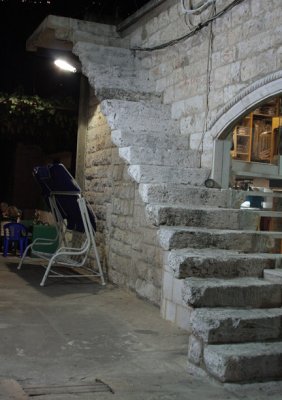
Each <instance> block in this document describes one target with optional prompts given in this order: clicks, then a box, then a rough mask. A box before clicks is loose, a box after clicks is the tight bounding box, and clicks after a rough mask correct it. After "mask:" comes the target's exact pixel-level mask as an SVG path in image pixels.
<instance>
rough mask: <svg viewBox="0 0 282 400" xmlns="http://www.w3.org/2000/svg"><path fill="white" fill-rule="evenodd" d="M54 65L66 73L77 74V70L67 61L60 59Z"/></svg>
mask: <svg viewBox="0 0 282 400" xmlns="http://www.w3.org/2000/svg"><path fill="white" fill-rule="evenodd" d="M54 64H55V65H56V66H57V67H59V68H60V69H62V70H64V71H69V72H73V73H74V72H76V71H77V70H76V68H75V67H74V66H73V65H71V64H70V63H68V62H67V61H65V60H62V59H60V58H58V59H57V60H55V61H54Z"/></svg>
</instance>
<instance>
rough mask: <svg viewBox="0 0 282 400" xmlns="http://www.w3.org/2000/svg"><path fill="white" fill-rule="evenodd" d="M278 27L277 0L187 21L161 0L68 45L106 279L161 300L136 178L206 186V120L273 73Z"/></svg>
mask: <svg viewBox="0 0 282 400" xmlns="http://www.w3.org/2000/svg"><path fill="white" fill-rule="evenodd" d="M192 3H193V5H194V6H195V7H196V6H197V4H199V3H200V2H199V1H197V0H195V1H193V2H192ZM229 6H230V7H229ZM228 7H229V8H228ZM210 18H213V20H212V22H210V23H206V22H207V21H208V19H210ZM199 24H202V25H199ZM281 27H282V10H281V0H242V1H239V0H238V1H234V0H216V2H215V3H214V8H210V7H209V8H208V9H207V10H205V11H204V12H203V13H202V14H201V15H198V16H191V18H187V17H186V18H185V15H184V12H183V10H182V8H181V3H180V1H178V0H175V1H173V0H167V2H165V3H162V6H161V7H160V8H159V12H158V9H156V10H154V12H153V13H148V14H146V15H145V16H144V17H143V18H141V19H140V20H139V21H137V22H136V23H135V24H134V25H132V26H130V27H129V28H128V30H123V31H122V32H120V38H119V40H118V45H117V44H116V41H117V38H116V35H114V36H115V37H114V38H113V39H111V38H110V37H108V39H107V46H105V44H103V45H101V44H100V42H99V41H98V42H97V38H96V37H93V38H92V39H93V41H92V39H91V40H90V39H89V41H87V42H86V41H80V40H78V41H77V42H76V43H74V44H75V46H74V52H75V54H77V55H78V56H79V57H80V60H81V62H82V67H83V68H82V69H83V73H84V74H85V75H86V76H87V77H88V79H89V82H90V85H91V86H92V88H93V91H92V94H91V96H90V101H89V118H88V128H87V138H86V157H85V180H86V183H85V189H86V192H87V197H88V199H90V201H91V202H92V203H93V205H94V209H95V210H96V213H97V216H98V243H99V245H100V253H101V254H102V260H103V261H104V265H105V266H107V268H108V274H109V277H110V279H111V280H112V281H113V282H115V283H118V284H122V285H124V286H127V287H129V288H131V289H133V290H135V291H136V292H137V293H139V294H140V295H142V296H144V297H146V298H148V299H149V300H151V301H153V302H154V303H156V304H160V293H161V285H162V267H161V265H162V264H163V254H161V253H162V252H161V250H160V247H159V245H158V239H157V228H155V227H154V226H152V225H151V224H150V223H149V222H147V220H146V215H145V214H146V211H145V207H146V200H144V196H143V200H142V199H141V198H140V194H139V190H140V188H139V183H142V184H147V183H151V184H152V185H154V184H156V185H157V184H158V183H160V184H162V183H165V184H166V183H167V184H168V185H169V184H174V183H177V184H189V185H191V186H201V185H203V184H204V181H205V179H206V177H207V176H208V175H207V176H206V175H205V174H206V171H209V170H211V168H212V162H213V145H214V137H213V136H212V135H211V129H212V125H213V122H214V121H215V120H216V118H217V116H218V115H220V114H221V112H222V110H223V109H224V107H225V106H226V104H227V103H228V102H229V101H230V100H232V99H233V98H234V97H235V96H237V95H238V94H240V92H242V90H244V89H246V88H248V87H250V86H251V85H253V84H254V83H255V82H257V81H259V80H260V81H262V84H263V79H264V78H265V77H268V76H269V75H270V74H273V73H274V72H277V71H279V70H281V61H282V57H281V53H282V39H281V38H282V36H281ZM99 40H100V39H99ZM94 92H95V95H94ZM95 96H97V97H98V98H99V100H97V98H96V97H95ZM108 100H109V101H108ZM107 101H108V103H107ZM103 102H104V103H103ZM103 105H104V108H103ZM102 109H104V110H105V111H104V114H105V115H103V113H102V111H101V110H102ZM106 114H107V115H106ZM128 120H130V121H131V124H129V123H128ZM113 135H116V136H117V135H118V138H117V137H116V136H113ZM112 138H113V139H114V141H115V143H116V145H114V144H113V141H112ZM122 143H123V144H122ZM152 144H153V145H152ZM117 146H119V147H120V149H118V147H117ZM138 146H139V147H138ZM152 147H153V148H154V152H152ZM176 152H177V154H174V153H176ZM183 152H187V159H186V158H185V157H183ZM169 153H170V156H169V157H168V155H169ZM119 154H120V156H121V157H123V159H121V158H120V157H119ZM152 154H153V155H152ZM188 154H189V159H190V158H191V159H192V161H191V162H190V161H189V160H188ZM143 155H144V156H143ZM180 155H181V157H182V158H181V162H180V161H179V160H178V158H179V157H180ZM193 155H195V156H197V157H196V159H194V158H193ZM152 157H154V160H152V159H149V158H152ZM183 160H186V164H187V165H183V164H185V162H184V161H183ZM187 160H188V161H189V163H190V164H191V165H190V164H189V163H188V161H187ZM183 167H184V168H183ZM186 167H187V168H186ZM189 168H190V169H189ZM130 171H131V176H129V172H130ZM132 171H138V174H137V173H136V174H134V173H132ZM203 171H205V173H204V175H203V176H201V175H200V174H198V173H199V172H203ZM185 174H186V175H187V176H189V179H187V176H186V175H185ZM191 177H192V178H191ZM199 177H200V178H199ZM164 190H166V188H164ZM191 190H192V189H191ZM140 193H141V192H140ZM175 201H176V202H177V199H176V200H175ZM147 202H148V203H150V200H148V201H147ZM198 205H200V204H198ZM165 271H166V270H165V269H164V283H163V284H164V286H165V285H166V287H167V288H168V290H167V292H169V293H170V296H171V298H170V304H171V305H172V307H169V308H168V309H166V310H165V311H164V312H163V313H164V314H165V315H166V318H168V319H170V320H177V319H178V316H177V315H176V314H177V312H176V311H175V310H176V308H175V307H174V306H173V305H175V304H179V306H180V308H179V310H180V311H179V315H180V314H181V313H183V312H187V310H183V308H182V303H181V295H180V290H179V287H172V286H171V285H170V284H169V283H168V281H169V280H168V279H166V273H165ZM179 319H181V317H179Z"/></svg>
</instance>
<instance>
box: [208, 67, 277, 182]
mask: <svg viewBox="0 0 282 400" xmlns="http://www.w3.org/2000/svg"><path fill="white" fill-rule="evenodd" d="M281 94H282V72H281V71H279V72H277V73H274V74H271V75H269V76H267V77H265V78H263V79H260V80H259V81H256V82H255V83H253V84H252V85H250V86H248V87H247V88H245V89H244V90H243V91H242V92H241V93H240V94H238V95H237V96H235V98H234V99H232V101H230V102H229V103H227V104H226V105H225V106H224V107H223V108H222V109H221V110H220V112H219V113H218V114H217V117H216V118H215V119H214V120H213V121H212V122H211V124H210V127H209V135H210V136H211V137H212V138H213V139H214V154H213V166H212V174H211V179H212V180H213V182H214V185H216V186H218V187H221V188H228V187H229V186H230V179H231V174H232V158H231V154H230V150H231V148H232V137H233V131H234V128H235V126H236V124H238V122H239V121H240V120H241V119H242V118H244V117H246V116H247V115H249V114H250V113H251V112H253V111H254V110H255V109H257V108H259V107H260V106H262V105H263V104H264V103H266V102H269V101H272V100H273V99H274V98H276V97H278V96H279V95H281ZM281 158H282V157H281V156H280V155H279V156H278V157H277V160H276V163H275V164H272V163H269V165H267V164H266V163H265V162H263V163H260V162H254V161H252V160H251V159H249V160H248V161H247V160H245V161H246V162H245V171H241V172H242V173H244V174H245V176H249V177H251V176H261V177H268V178H272V179H282V160H281ZM280 161H281V162H280ZM255 164H256V165H255ZM258 164H262V165H258ZM236 173H238V174H239V173H240V171H237V172H236Z"/></svg>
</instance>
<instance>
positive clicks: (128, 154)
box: [119, 146, 200, 168]
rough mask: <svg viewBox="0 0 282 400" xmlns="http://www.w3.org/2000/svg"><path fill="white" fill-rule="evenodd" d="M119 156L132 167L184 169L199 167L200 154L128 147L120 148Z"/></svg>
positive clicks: (192, 151)
mask: <svg viewBox="0 0 282 400" xmlns="http://www.w3.org/2000/svg"><path fill="white" fill-rule="evenodd" d="M119 156H120V157H121V158H123V159H124V160H125V161H126V162H127V163H129V164H133V165H136V164H146V165H162V166H163V165H169V166H178V165H181V166H182V167H185V168H199V167H200V153H199V152H197V151H195V150H179V149H176V148H171V149H164V148H149V147H138V146H129V147H121V148H120V149H119Z"/></svg>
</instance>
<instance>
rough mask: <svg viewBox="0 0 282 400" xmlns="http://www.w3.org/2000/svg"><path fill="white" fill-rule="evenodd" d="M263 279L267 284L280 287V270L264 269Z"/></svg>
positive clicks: (281, 273)
mask: <svg viewBox="0 0 282 400" xmlns="http://www.w3.org/2000/svg"><path fill="white" fill-rule="evenodd" d="M263 277H264V279H266V280H267V281H268V282H274V283H280V284H281V285H282V269H281V268H276V269H265V270H264V271H263Z"/></svg>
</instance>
